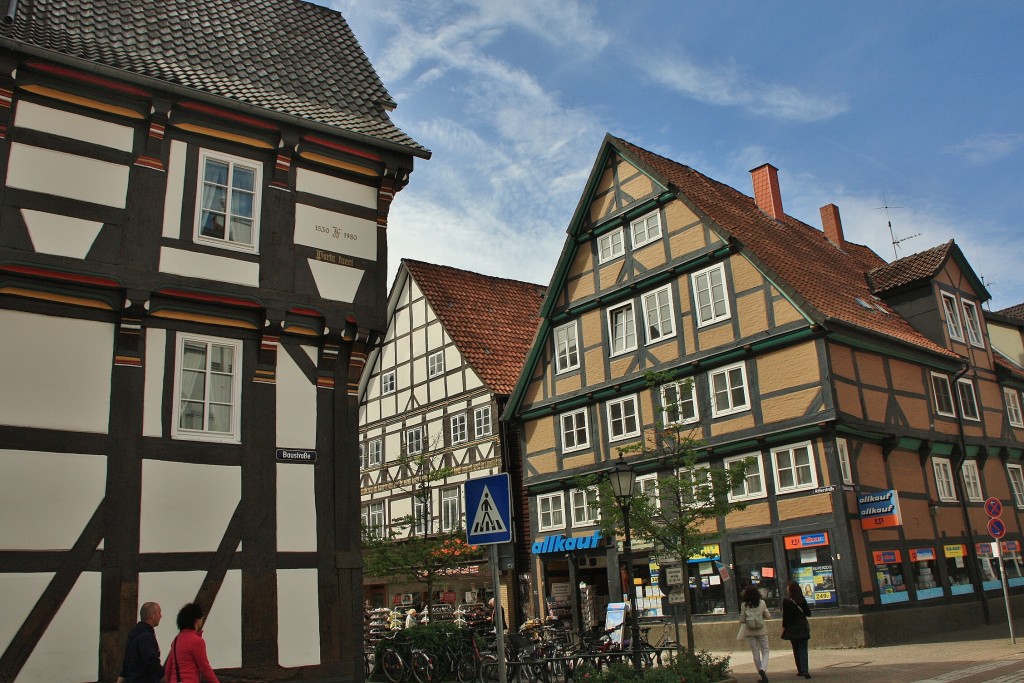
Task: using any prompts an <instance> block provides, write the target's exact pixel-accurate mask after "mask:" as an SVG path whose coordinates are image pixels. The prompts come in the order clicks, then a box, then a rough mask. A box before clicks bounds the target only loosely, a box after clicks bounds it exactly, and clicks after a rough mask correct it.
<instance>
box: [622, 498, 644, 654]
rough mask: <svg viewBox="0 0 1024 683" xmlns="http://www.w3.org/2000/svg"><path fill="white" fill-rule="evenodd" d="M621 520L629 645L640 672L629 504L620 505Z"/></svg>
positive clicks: (638, 625) (638, 629)
mask: <svg viewBox="0 0 1024 683" xmlns="http://www.w3.org/2000/svg"><path fill="white" fill-rule="evenodd" d="M622 520H623V524H624V526H625V527H626V541H625V543H623V544H622V550H623V552H624V553H625V555H626V583H627V584H628V587H629V631H630V637H629V639H630V647H631V649H632V650H633V669H634V670H635V671H636V672H637V673H638V674H642V672H643V664H642V663H641V662H640V623H639V621H637V614H636V589H635V588H634V587H633V539H632V537H631V536H630V528H629V505H623V506H622Z"/></svg>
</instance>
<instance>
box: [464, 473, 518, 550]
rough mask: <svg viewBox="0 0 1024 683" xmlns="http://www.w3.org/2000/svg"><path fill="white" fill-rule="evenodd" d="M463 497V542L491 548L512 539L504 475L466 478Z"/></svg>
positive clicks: (510, 514) (509, 500)
mask: <svg viewBox="0 0 1024 683" xmlns="http://www.w3.org/2000/svg"><path fill="white" fill-rule="evenodd" d="M464 490H465V494H466V500H465V503H466V507H465V510H466V542H467V543H469V544H470V545H492V544H495V543H508V542H510V541H511V540H512V504H511V498H510V494H509V479H508V473H507V472H503V473H501V474H492V475H491V476H489V477H480V478H479V479H469V480H467V481H466V485H465V489H464Z"/></svg>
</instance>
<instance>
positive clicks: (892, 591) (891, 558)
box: [871, 550, 910, 605]
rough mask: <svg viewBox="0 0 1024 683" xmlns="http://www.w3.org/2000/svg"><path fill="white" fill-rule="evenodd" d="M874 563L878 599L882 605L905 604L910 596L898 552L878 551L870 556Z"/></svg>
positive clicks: (900, 555) (901, 559)
mask: <svg viewBox="0 0 1024 683" xmlns="http://www.w3.org/2000/svg"><path fill="white" fill-rule="evenodd" d="M871 556H872V559H873V561H874V563H875V581H876V582H877V583H878V597H879V600H880V601H881V603H882V604H883V605H890V604H892V603H894V602H907V601H908V600H910V594H909V593H908V592H907V584H906V582H905V581H904V579H903V556H902V554H901V553H900V551H899V550H879V551H876V552H874V553H872V554H871Z"/></svg>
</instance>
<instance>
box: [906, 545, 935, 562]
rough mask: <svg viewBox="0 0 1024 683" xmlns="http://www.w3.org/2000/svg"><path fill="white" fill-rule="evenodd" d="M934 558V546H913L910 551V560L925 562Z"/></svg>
mask: <svg viewBox="0 0 1024 683" xmlns="http://www.w3.org/2000/svg"><path fill="white" fill-rule="evenodd" d="M934 559H935V548H915V549H911V551H910V561H911V562H925V561H928V560H934Z"/></svg>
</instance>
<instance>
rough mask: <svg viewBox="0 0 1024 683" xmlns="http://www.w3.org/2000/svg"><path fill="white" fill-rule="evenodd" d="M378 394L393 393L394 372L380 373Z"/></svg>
mask: <svg viewBox="0 0 1024 683" xmlns="http://www.w3.org/2000/svg"><path fill="white" fill-rule="evenodd" d="M380 393H381V395H384V394H393V393H395V371H394V370H388V371H387V372H382V373H381V375H380Z"/></svg>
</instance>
